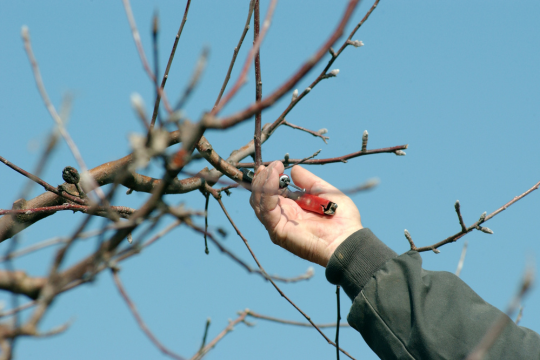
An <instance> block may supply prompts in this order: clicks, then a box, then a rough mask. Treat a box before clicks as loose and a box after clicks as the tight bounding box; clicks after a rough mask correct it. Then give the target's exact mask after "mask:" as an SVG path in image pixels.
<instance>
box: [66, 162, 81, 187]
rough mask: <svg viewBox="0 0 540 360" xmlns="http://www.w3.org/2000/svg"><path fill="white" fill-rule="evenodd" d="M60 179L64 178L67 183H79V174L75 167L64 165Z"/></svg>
mask: <svg viewBox="0 0 540 360" xmlns="http://www.w3.org/2000/svg"><path fill="white" fill-rule="evenodd" d="M62 179H64V181H65V182H67V183H68V184H73V185H75V184H78V183H79V181H80V180H81V176H80V175H79V172H78V171H77V169H75V168H74V167H71V166H66V167H65V168H64V170H62Z"/></svg>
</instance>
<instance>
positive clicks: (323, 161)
mask: <svg viewBox="0 0 540 360" xmlns="http://www.w3.org/2000/svg"><path fill="white" fill-rule="evenodd" d="M408 147H409V145H398V146H392V147H388V148H381V149H373V150H367V151H362V150H360V151H357V152H354V153H351V154H347V155H343V156H338V157H335V158H328V159H313V160H306V161H302V160H304V159H289V161H288V163H289V164H291V165H296V164H298V163H300V162H302V164H304V165H324V164H331V163H337V162H347V160H349V159H352V158H356V157H360V156H364V155H372V154H382V153H395V152H396V151H399V150H403V149H407V148H408ZM273 161H275V160H273ZM273 161H265V162H263V163H262V164H263V165H264V166H268V165H270V164H271V163H272V162H273ZM278 161H281V162H283V163H284V162H285V160H282V159H279V160H278ZM254 165H255V164H254V163H252V162H251V163H237V164H236V165H235V166H236V167H237V168H242V167H243V168H253V166H254Z"/></svg>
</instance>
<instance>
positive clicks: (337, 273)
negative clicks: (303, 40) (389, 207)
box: [326, 228, 398, 300]
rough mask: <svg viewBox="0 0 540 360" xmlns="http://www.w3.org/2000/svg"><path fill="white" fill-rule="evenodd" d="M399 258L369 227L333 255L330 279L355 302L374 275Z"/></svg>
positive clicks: (351, 238) (327, 272)
mask: <svg viewBox="0 0 540 360" xmlns="http://www.w3.org/2000/svg"><path fill="white" fill-rule="evenodd" d="M397 256H398V255H397V254H396V253H395V252H394V251H392V249H390V248H389V247H388V246H386V245H385V244H384V243H383V242H382V241H381V240H379V239H378V238H377V237H376V236H375V235H374V234H373V233H372V232H371V230H369V229H368V228H363V229H360V230H358V231H357V232H355V233H354V234H352V235H351V236H349V237H348V238H347V239H346V240H345V241H344V242H342V243H341V244H340V245H339V246H338V247H337V249H336V251H334V254H332V257H331V258H330V261H329V262H328V265H327V266H326V279H327V280H328V281H329V282H331V283H332V284H334V285H340V286H341V287H342V288H343V290H344V291H345V293H346V294H347V295H348V296H349V297H350V298H351V300H354V299H355V298H356V296H357V295H358V294H359V293H360V291H362V288H363V287H364V286H365V285H366V284H367V282H368V281H369V280H370V279H371V277H372V276H373V274H374V273H375V272H376V271H377V270H379V268H381V267H382V266H383V265H384V263H386V262H387V261H388V260H390V259H393V258H395V257H397Z"/></svg>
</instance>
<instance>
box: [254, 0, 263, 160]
mask: <svg viewBox="0 0 540 360" xmlns="http://www.w3.org/2000/svg"><path fill="white" fill-rule="evenodd" d="M253 13H254V17H253V23H254V24H255V26H254V27H253V42H257V40H258V39H259V30H260V29H259V25H260V24H259V23H260V19H259V0H255V8H254V10H253ZM261 98H262V79H261V51H260V48H259V50H257V53H256V54H255V103H258V102H260V101H261ZM261 121H262V118H261V112H260V111H257V112H256V113H255V133H254V136H253V140H254V145H255V168H258V167H259V166H260V165H261V162H262V153H261Z"/></svg>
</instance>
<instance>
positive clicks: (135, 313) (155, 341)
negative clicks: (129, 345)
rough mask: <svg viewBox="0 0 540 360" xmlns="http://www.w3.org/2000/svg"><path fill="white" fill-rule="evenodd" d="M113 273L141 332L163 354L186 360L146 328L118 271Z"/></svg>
mask: <svg viewBox="0 0 540 360" xmlns="http://www.w3.org/2000/svg"><path fill="white" fill-rule="evenodd" d="M111 273H112V276H113V280H114V284H115V285H116V288H117V289H118V292H119V293H120V295H121V296H122V298H123V299H124V301H125V302H126V304H127V306H128V308H129V310H130V311H131V314H132V315H133V317H134V318H135V320H136V321H137V324H138V325H139V327H140V328H141V330H142V331H143V332H144V334H145V335H146V336H147V337H148V339H150V341H151V342H152V343H153V344H154V345H155V346H156V347H157V348H158V349H159V351H161V352H162V353H163V354H165V355H167V356H169V357H171V358H173V359H176V360H185V358H183V357H182V356H180V355H177V354H176V353H174V352H173V351H171V350H169V349H168V348H166V347H165V346H164V345H163V344H162V343H161V342H160V341H159V340H158V339H157V338H156V336H155V335H154V334H153V333H152V332H151V331H150V329H149V328H148V326H146V324H145V322H144V320H143V319H142V317H141V315H140V314H139V312H138V311H137V308H136V307H135V304H134V303H133V301H131V299H130V298H129V295H128V294H127V292H126V290H125V289H124V286H123V285H122V282H121V281H120V278H119V277H118V271H117V270H115V269H111Z"/></svg>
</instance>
